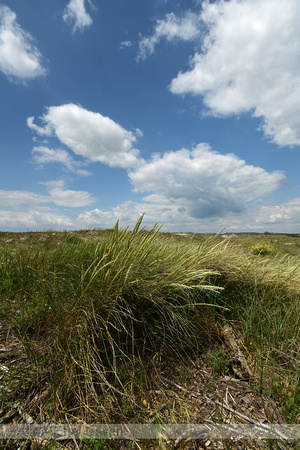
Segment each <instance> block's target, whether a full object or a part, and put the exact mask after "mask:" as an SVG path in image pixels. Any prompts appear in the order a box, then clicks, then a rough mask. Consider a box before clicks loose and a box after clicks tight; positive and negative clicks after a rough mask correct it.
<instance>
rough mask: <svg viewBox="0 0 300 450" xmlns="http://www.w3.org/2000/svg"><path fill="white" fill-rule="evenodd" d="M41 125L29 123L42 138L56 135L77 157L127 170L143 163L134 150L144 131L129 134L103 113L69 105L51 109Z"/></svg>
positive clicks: (30, 119) (31, 121)
mask: <svg viewBox="0 0 300 450" xmlns="http://www.w3.org/2000/svg"><path fill="white" fill-rule="evenodd" d="M41 122H42V124H43V125H42V126H38V125H36V124H35V123H34V117H30V118H29V119H28V120H27V124H28V126H29V127H30V128H31V129H32V130H33V131H35V132H36V133H38V134H39V135H42V136H43V135H47V136H52V135H55V136H56V137H58V139H59V140H60V141H61V142H62V143H63V144H64V145H66V146H67V147H68V148H69V149H71V150H72V151H73V152H74V153H75V154H76V155H80V156H83V157H84V158H87V159H89V160H90V161H93V162H102V163H104V164H108V165H109V166H111V167H121V168H124V169H127V168H132V167H137V166H139V165H140V164H142V162H143V160H142V159H141V158H140V157H139V151H138V150H137V149H134V148H133V143H134V142H135V141H136V140H137V138H138V137H139V136H140V135H141V131H140V130H139V129H137V130H136V131H135V133H133V132H132V131H127V130H125V129H124V128H123V127H121V125H119V124H117V123H116V122H114V121H113V120H111V119H110V118H109V117H105V116H102V115H101V114H100V113H95V112H92V111H88V110H86V109H84V108H82V107H80V106H77V105H74V104H72V103H70V104H66V105H61V106H51V107H50V108H48V109H47V112H46V113H45V114H44V115H43V116H42V118H41ZM63 157H64V156H63Z"/></svg>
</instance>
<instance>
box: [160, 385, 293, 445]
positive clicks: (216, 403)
mask: <svg viewBox="0 0 300 450" xmlns="http://www.w3.org/2000/svg"><path fill="white" fill-rule="evenodd" d="M162 378H163V379H164V380H165V382H167V383H168V384H172V385H173V386H176V387H177V388H178V389H180V390H181V391H183V392H185V393H187V394H190V395H192V397H194V398H199V396H198V395H195V394H194V393H193V392H191V391H188V390H187V389H185V388H183V387H182V386H180V385H179V384H177V383H174V381H171V380H169V379H168V378H165V377H162ZM208 400H209V402H210V403H214V404H215V405H218V406H221V407H222V408H224V409H227V410H228V411H230V412H232V413H233V414H235V415H237V416H239V417H241V418H242V419H244V420H247V421H248V422H250V423H253V424H254V425H257V426H258V427H261V428H263V429H265V430H268V431H269V430H270V427H269V425H265V424H263V423H259V422H256V421H255V420H253V419H251V418H250V417H247V416H245V415H244V414H242V413H240V412H238V411H235V410H234V409H232V408H230V407H229V406H226V405H224V404H222V403H221V402H219V401H218V400H214V401H212V400H210V399H208ZM275 433H276V434H278V436H279V437H280V438H281V439H283V440H289V438H288V437H287V436H285V435H284V434H282V433H281V432H280V431H277V430H275ZM179 439H180V438H178V439H176V442H177V441H178V440H179ZM182 439H184V437H182V438H181V439H180V440H179V441H178V442H180V441H181V440H182ZM176 445H178V443H177V444H176ZM175 448H176V447H175Z"/></svg>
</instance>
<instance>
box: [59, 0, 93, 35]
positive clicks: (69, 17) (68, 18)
mask: <svg viewBox="0 0 300 450" xmlns="http://www.w3.org/2000/svg"><path fill="white" fill-rule="evenodd" d="M63 19H64V21H65V22H71V23H73V31H76V30H80V31H83V30H84V29H85V28H87V27H89V26H91V24H92V23H93V21H92V18H91V16H90V15H89V14H88V13H87V11H86V8H85V1H84V0H70V2H69V3H68V5H67V7H66V9H65V11H64V14H63Z"/></svg>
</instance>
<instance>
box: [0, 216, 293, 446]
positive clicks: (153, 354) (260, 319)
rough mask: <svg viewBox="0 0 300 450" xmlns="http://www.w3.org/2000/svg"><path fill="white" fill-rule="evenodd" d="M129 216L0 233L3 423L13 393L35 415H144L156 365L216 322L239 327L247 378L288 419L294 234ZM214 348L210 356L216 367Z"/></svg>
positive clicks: (180, 354) (188, 352)
mask: <svg viewBox="0 0 300 450" xmlns="http://www.w3.org/2000/svg"><path fill="white" fill-rule="evenodd" d="M141 222H142V217H141V218H140V220H139V221H138V223H137V224H136V226H135V228H134V230H133V231H128V230H127V229H119V227H118V223H117V224H116V225H115V228H114V229H113V230H106V231H96V230H94V231H82V232H76V233H75V232H74V233H66V232H65V233H54V232H47V233H44V234H42V233H31V234H30V233H25V234H8V233H0V305H1V306H0V318H1V321H2V322H1V323H2V328H3V330H4V331H5V333H4V334H5V339H6V342H7V343H9V342H10V339H12V338H14V339H15V340H16V342H17V343H18V349H17V350H16V346H15V347H14V348H15V350H14V351H16V353H17V356H16V358H15V361H14V362H13V364H10V361H11V359H12V358H11V356H10V355H9V353H6V352H5V351H4V353H2V363H3V364H4V365H5V364H6V366H5V367H6V369H7V370H2V371H1V385H2V389H1V394H0V402H1V406H0V410H1V412H0V420H1V421H2V423H4V420H2V419H3V418H6V416H7V413H8V411H9V410H10V409H11V407H12V405H13V404H15V402H21V403H22V407H23V408H24V411H26V413H27V414H28V415H30V416H31V417H33V419H34V420H35V421H36V422H37V423H43V422H47V421H56V422H62V421H63V422H68V421H69V422H73V423H75V422H80V423H82V422H86V423H96V422H98V423H104V422H105V423H128V422H132V423H144V421H145V420H146V416H145V412H144V411H143V408H142V406H141V405H142V402H143V401H144V402H145V398H147V392H148V390H149V386H150V385H151V380H152V377H153V376H156V375H157V374H158V373H159V371H160V370H161V365H162V363H164V364H166V362H167V365H168V366H169V367H173V366H178V363H179V362H180V364H182V363H183V367H184V368H185V369H182V370H186V368H188V367H189V366H190V365H191V364H192V363H193V361H195V360H196V359H197V358H202V357H203V355H205V354H206V353H207V352H208V349H210V348H211V347H212V346H214V345H215V346H218V342H219V340H220V336H221V334H222V333H221V330H222V327H223V326H224V324H230V326H232V327H233V329H234V330H236V332H237V333H238V334H239V335H240V336H242V339H243V346H244V348H245V349H246V357H248V358H249V360H251V361H252V364H253V365H254V367H255V373H256V388H257V389H260V390H261V391H267V392H268V393H269V394H270V395H272V396H274V398H276V399H278V401H279V402H280V403H281V405H282V411H283V414H284V416H285V420H286V421H287V422H290V423H295V422H299V421H300V373H299V367H300V366H299V346H300V294H299V292H300V267H299V266H300V258H299V248H300V237H299V236H292V237H287V236H274V235H265V236H251V237H248V236H237V237H236V238H232V239H226V238H223V237H221V236H220V235H217V236H201V235H194V236H176V235H173V234H168V233H161V232H160V228H159V227H158V226H157V225H155V226H154V227H153V228H152V229H151V230H150V231H146V230H145V229H143V228H141ZM287 241H289V242H287ZM286 244H290V245H286ZM286 249H287V250H286ZM4 334H3V336H4ZM3 336H2V339H3ZM220 354H222V352H221V353H220V351H219V352H218V351H215V352H213V353H210V355H213V356H210V361H211V364H212V365H214V367H217V369H219V370H225V371H226V358H225V357H224V358H223V361H221V363H220V361H219V359H220ZM218 361H219V363H220V364H219V365H218ZM224 361H225V362H224ZM173 417H174V418H175V417H176V419H174V420H175V421H177V422H178V421H179V422H180V421H183V420H187V418H186V417H185V418H184V417H183V416H180V414H179V413H178V411H177V412H176V411H174V416H173ZM1 418H2V419H1ZM5 420H6V421H8V419H5ZM14 420H20V421H22V417H20V418H19V419H16V418H15V419H14ZM87 445H88V444H87ZM91 445H92V444H91ZM93 445H94V444H93ZM95 445H96V444H95ZM97 445H98V447H93V446H91V447H88V448H110V447H106V444H101V443H98V444H97ZM100 445H103V447H101V446H100ZM107 445H108V444H107ZM12 448H14V447H12ZM24 448H25V447H24ZM49 448H50V447H49Z"/></svg>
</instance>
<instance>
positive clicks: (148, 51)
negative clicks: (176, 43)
mask: <svg viewBox="0 0 300 450" xmlns="http://www.w3.org/2000/svg"><path fill="white" fill-rule="evenodd" d="M198 25H199V19H198V16H197V15H196V14H195V13H193V12H190V11H188V12H186V13H185V14H184V15H183V16H182V17H177V16H176V15H175V14H174V13H170V14H166V17H165V19H164V20H157V21H156V26H155V31H154V33H153V35H152V36H150V37H144V38H142V39H141V40H140V42H139V52H138V55H137V61H139V60H140V59H142V60H143V59H146V57H147V56H148V55H152V54H153V53H154V51H155V47H156V45H157V44H158V43H159V42H160V41H161V40H162V39H166V40H167V41H168V42H171V41H173V40H175V39H178V40H183V41H191V40H193V39H195V38H196V37H197V36H198V35H199V28H198Z"/></svg>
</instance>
